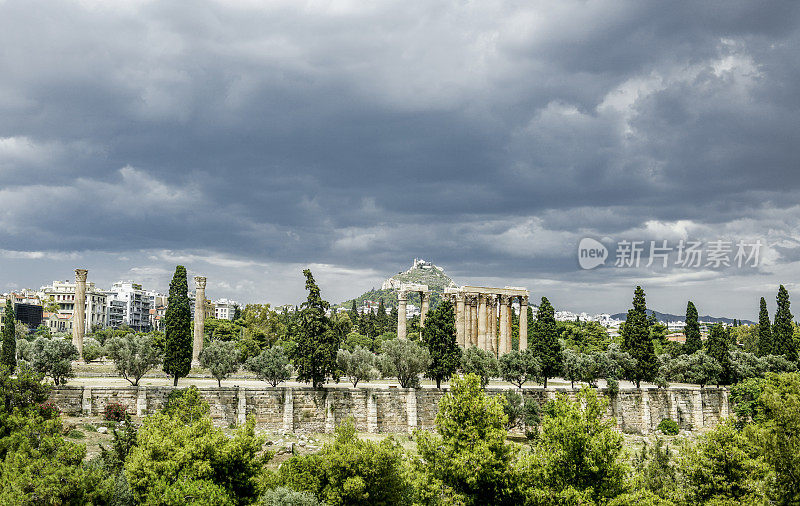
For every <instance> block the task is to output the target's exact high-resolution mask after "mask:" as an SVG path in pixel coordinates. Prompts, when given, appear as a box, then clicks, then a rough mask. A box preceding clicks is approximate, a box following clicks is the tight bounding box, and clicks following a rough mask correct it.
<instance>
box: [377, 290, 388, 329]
mask: <svg viewBox="0 0 800 506" xmlns="http://www.w3.org/2000/svg"><path fill="white" fill-rule="evenodd" d="M388 326H389V315H387V314H386V305H384V303H383V297H381V300H380V302H378V314H377V315H376V316H375V333H376V334H377V335H381V334H383V333H384V332H386V327H388Z"/></svg>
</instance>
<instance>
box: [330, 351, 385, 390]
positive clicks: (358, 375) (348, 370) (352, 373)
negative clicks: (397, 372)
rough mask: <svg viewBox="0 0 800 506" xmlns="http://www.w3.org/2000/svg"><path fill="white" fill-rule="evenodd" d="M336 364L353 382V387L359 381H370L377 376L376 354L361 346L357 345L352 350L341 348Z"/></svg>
mask: <svg viewBox="0 0 800 506" xmlns="http://www.w3.org/2000/svg"><path fill="white" fill-rule="evenodd" d="M336 365H337V367H338V368H339V371H340V372H341V374H343V375H344V376H347V378H348V379H349V380H350V382H351V383H352V384H353V388H355V387H356V386H358V382H359V381H370V380H373V379H375V378H376V377H377V371H376V370H375V354H374V353H372V352H371V351H369V350H368V349H366V348H362V347H361V346H356V348H355V349H354V350H353V351H352V352H350V351H347V350H339V352H338V353H337V354H336Z"/></svg>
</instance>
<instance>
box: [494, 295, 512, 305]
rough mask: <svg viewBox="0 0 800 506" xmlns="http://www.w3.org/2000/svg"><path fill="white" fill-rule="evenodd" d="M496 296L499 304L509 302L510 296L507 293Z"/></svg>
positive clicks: (507, 303)
mask: <svg viewBox="0 0 800 506" xmlns="http://www.w3.org/2000/svg"><path fill="white" fill-rule="evenodd" d="M497 297H498V298H499V299H500V304H503V305H505V306H507V305H509V304H511V297H510V296H508V295H498V296H497Z"/></svg>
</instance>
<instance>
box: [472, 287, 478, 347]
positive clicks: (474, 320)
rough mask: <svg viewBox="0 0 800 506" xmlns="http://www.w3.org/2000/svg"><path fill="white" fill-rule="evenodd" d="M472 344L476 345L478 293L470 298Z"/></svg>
mask: <svg viewBox="0 0 800 506" xmlns="http://www.w3.org/2000/svg"><path fill="white" fill-rule="evenodd" d="M472 345H473V346H478V295H477V294H476V295H475V298H474V299H472Z"/></svg>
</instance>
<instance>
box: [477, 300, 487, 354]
mask: <svg viewBox="0 0 800 506" xmlns="http://www.w3.org/2000/svg"><path fill="white" fill-rule="evenodd" d="M487 316H488V315H487V311H486V295H484V294H479V295H478V348H480V349H482V350H485V349H486V319H487Z"/></svg>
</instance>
